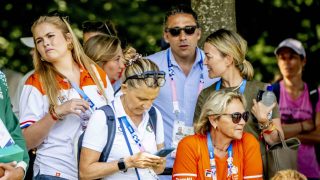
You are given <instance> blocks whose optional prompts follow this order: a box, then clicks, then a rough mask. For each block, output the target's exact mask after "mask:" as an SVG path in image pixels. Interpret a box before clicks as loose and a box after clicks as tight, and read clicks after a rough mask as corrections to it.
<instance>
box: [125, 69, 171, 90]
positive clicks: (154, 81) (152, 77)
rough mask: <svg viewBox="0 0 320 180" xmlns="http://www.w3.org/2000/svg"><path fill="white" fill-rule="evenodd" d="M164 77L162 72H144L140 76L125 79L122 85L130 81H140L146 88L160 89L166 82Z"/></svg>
mask: <svg viewBox="0 0 320 180" xmlns="http://www.w3.org/2000/svg"><path fill="white" fill-rule="evenodd" d="M165 75H166V73H165V72H164V71H146V72H144V73H142V74H135V75H132V76H129V77H127V78H126V80H125V81H124V82H123V84H125V83H126V82H127V81H128V80H130V79H140V80H144V82H145V83H146V85H147V86H148V87H156V86H159V87H162V86H164V84H165V82H166V79H165Z"/></svg>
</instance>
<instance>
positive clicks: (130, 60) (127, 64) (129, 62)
mask: <svg viewBox="0 0 320 180" xmlns="http://www.w3.org/2000/svg"><path fill="white" fill-rule="evenodd" d="M140 58H142V55H141V54H139V53H136V55H135V56H134V57H133V58H131V59H129V60H128V62H127V63H126V66H131V65H132V64H133V63H134V62H135V61H136V60H138V59H140Z"/></svg>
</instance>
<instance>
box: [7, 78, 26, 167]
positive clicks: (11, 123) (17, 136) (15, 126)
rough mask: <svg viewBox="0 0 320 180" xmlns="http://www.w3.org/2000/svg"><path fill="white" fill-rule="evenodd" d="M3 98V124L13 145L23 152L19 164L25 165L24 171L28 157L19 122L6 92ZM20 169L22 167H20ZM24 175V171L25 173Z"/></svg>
mask: <svg viewBox="0 0 320 180" xmlns="http://www.w3.org/2000/svg"><path fill="white" fill-rule="evenodd" d="M2 83H4V84H5V85H6V83H5V82H3V81H2V82H1V84H2ZM3 93H4V94H3V97H4V99H5V107H4V108H5V119H4V123H5V126H6V128H7V129H8V131H9V133H10V135H11V137H12V138H13V140H14V141H15V143H16V144H17V145H19V147H21V148H22V149H23V150H24V154H23V163H22V162H19V163H20V164H25V165H24V166H23V168H24V170H26V167H27V165H28V164H29V155H28V150H27V148H26V143H25V140H24V137H23V135H22V132H21V129H20V127H19V120H18V119H17V117H16V116H15V115H14V114H13V112H12V108H11V103H10V102H11V101H10V97H9V95H8V91H4V92H3ZM21 167H22V166H21ZM25 173H26V171H25Z"/></svg>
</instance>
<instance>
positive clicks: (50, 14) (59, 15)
mask: <svg viewBox="0 0 320 180" xmlns="http://www.w3.org/2000/svg"><path fill="white" fill-rule="evenodd" d="M46 16H48V17H55V16H56V17H59V18H60V19H61V20H62V21H63V20H66V21H67V22H69V16H66V15H65V14H63V13H62V12H60V11H58V10H54V11H51V12H49V13H48V14H46Z"/></svg>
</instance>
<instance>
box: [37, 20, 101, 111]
mask: <svg viewBox="0 0 320 180" xmlns="http://www.w3.org/2000/svg"><path fill="white" fill-rule="evenodd" d="M43 23H48V24H52V25H54V26H55V27H56V28H58V29H60V30H61V32H62V34H63V35H64V37H65V38H66V39H67V36H68V34H70V35H71V40H72V42H71V46H69V45H68V49H70V50H71V53H72V57H73V59H74V60H75V62H76V63H77V64H78V65H79V66H82V67H84V68H85V69H86V70H87V71H88V72H89V74H90V76H91V77H92V78H93V80H94V82H95V84H96V85H97V86H98V88H99V90H100V91H101V92H102V93H103V96H104V97H105V98H106V99H107V96H106V94H105V91H104V87H103V85H102V84H100V82H99V80H98V77H97V75H98V74H97V75H96V74H95V73H94V69H93V67H92V66H91V65H92V64H94V62H93V61H92V60H91V59H90V58H89V57H88V56H87V55H86V54H85V53H84V51H83V49H82V46H81V44H80V43H79V41H78V39H77V37H76V36H75V34H74V33H73V31H72V29H71V27H70V24H69V23H68V21H67V20H66V18H64V17H60V16H40V17H39V18H38V19H37V20H36V21H35V22H34V23H33V25H32V27H31V32H32V33H33V34H34V31H35V28H36V27H37V26H38V25H40V24H43ZM33 38H34V37H33ZM35 42H36V41H35ZM35 49H36V51H35V53H34V54H33V63H34V66H35V71H36V72H37V73H39V75H40V81H41V83H42V85H43V89H44V91H45V93H46V95H47V96H48V99H49V104H52V105H57V103H58V102H57V100H58V96H59V94H60V91H59V90H60V89H61V87H60V86H59V84H58V82H57V76H60V77H62V78H65V76H64V75H62V74H61V73H59V71H58V70H57V69H56V68H55V67H54V66H53V65H52V64H51V63H50V62H47V61H42V60H41V55H40V53H39V51H38V49H37V46H35Z"/></svg>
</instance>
